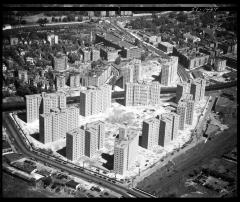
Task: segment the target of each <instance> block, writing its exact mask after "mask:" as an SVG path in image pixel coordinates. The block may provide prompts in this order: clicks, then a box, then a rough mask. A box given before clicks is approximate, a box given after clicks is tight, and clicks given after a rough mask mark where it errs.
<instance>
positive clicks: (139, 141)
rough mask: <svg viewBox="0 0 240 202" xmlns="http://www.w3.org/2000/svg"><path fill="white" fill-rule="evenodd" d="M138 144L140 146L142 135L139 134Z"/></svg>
mask: <svg viewBox="0 0 240 202" xmlns="http://www.w3.org/2000/svg"><path fill="white" fill-rule="evenodd" d="M138 145H140V146H142V136H139V140H138Z"/></svg>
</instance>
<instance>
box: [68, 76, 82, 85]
mask: <svg viewBox="0 0 240 202" xmlns="http://www.w3.org/2000/svg"><path fill="white" fill-rule="evenodd" d="M70 87H71V88H77V87H80V75H79V74H74V75H70Z"/></svg>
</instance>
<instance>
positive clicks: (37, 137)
mask: <svg viewBox="0 0 240 202" xmlns="http://www.w3.org/2000/svg"><path fill="white" fill-rule="evenodd" d="M31 137H33V138H34V139H36V140H37V141H40V134H39V133H33V134H31Z"/></svg>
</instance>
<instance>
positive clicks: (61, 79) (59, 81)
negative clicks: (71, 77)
mask: <svg viewBox="0 0 240 202" xmlns="http://www.w3.org/2000/svg"><path fill="white" fill-rule="evenodd" d="M65 85H66V78H65V76H64V75H56V88H57V90H62V89H64V88H65Z"/></svg>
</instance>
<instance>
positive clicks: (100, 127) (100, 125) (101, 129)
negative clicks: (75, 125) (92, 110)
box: [87, 121, 105, 150]
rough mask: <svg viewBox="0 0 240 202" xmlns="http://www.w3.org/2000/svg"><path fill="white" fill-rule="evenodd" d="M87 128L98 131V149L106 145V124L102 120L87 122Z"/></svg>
mask: <svg viewBox="0 0 240 202" xmlns="http://www.w3.org/2000/svg"><path fill="white" fill-rule="evenodd" d="M87 128H90V129H94V130H96V131H97V139H98V141H97V142H98V144H97V149H98V150H99V149H102V148H103V146H104V139H105V124H104V122H102V121H95V122H92V123H88V124H87Z"/></svg>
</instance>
